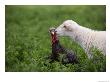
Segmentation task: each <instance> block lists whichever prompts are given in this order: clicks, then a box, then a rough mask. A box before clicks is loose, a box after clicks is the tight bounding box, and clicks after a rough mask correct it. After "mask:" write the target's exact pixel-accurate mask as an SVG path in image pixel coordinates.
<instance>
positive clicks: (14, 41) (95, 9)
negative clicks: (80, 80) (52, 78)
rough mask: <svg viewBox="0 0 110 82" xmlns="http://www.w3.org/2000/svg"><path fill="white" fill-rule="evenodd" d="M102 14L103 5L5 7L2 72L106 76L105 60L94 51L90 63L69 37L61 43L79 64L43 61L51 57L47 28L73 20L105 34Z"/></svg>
mask: <svg viewBox="0 0 110 82" xmlns="http://www.w3.org/2000/svg"><path fill="white" fill-rule="evenodd" d="M105 12H106V7H105V6H103V5H102V6H100V5H99V6H97V5H94V6H92V5H90V6H86V5H84V6H80V5H79V6H8V5H7V6H5V26H6V27H5V38H6V39H5V43H6V46H5V71H7V72H9V71H11V72H12V71H20V72H21V71H35V72H37V71H38V72H46V71H47V72H57V71H58V72H95V71H98V72H101V71H104V72H105V71H106V57H105V56H103V55H102V54H101V53H100V52H99V51H98V50H96V49H95V50H93V53H94V58H93V59H92V60H89V59H88V58H87V56H86V54H85V52H84V50H83V49H82V48H81V47H80V46H79V45H78V44H77V43H75V42H72V41H71V40H70V39H69V38H68V37H60V42H61V44H62V45H64V46H65V47H66V48H68V49H72V50H73V51H74V52H76V54H77V57H78V59H79V63H78V64H74V65H72V64H66V65H63V64H62V63H61V62H57V61H55V62H53V63H49V60H48V59H46V57H48V56H49V55H50V53H51V41H50V35H49V32H48V29H49V28H50V27H52V26H54V27H57V26H58V25H60V24H61V23H62V22H63V21H64V20H67V19H72V20H74V21H76V22H77V23H79V24H80V25H82V26H85V27H88V28H91V29H94V30H106V25H105V24H106V16H105V15H106V13H105ZM66 43H68V45H67V44H66Z"/></svg>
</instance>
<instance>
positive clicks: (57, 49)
mask: <svg viewBox="0 0 110 82" xmlns="http://www.w3.org/2000/svg"><path fill="white" fill-rule="evenodd" d="M49 32H50V34H51V45H52V54H51V55H50V56H49V58H50V59H51V62H52V61H54V60H56V61H60V60H59V59H58V58H59V56H60V55H62V54H64V55H65V56H64V57H63V58H62V59H61V62H62V63H63V64H67V63H73V64H74V63H77V62H78V61H77V57H76V55H75V53H74V52H73V51H71V50H68V49H66V48H64V47H63V46H62V45H61V44H60V41H59V39H58V37H57V34H56V31H55V28H50V30H49Z"/></svg>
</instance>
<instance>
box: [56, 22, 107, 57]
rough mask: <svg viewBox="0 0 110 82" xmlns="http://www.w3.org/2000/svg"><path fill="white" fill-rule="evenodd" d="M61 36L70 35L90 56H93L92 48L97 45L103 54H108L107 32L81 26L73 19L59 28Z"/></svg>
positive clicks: (58, 32)
mask: <svg viewBox="0 0 110 82" xmlns="http://www.w3.org/2000/svg"><path fill="white" fill-rule="evenodd" d="M56 31H57V34H58V35H60V36H69V37H71V38H72V39H73V40H74V41H75V42H77V43H78V44H79V45H80V46H81V47H82V48H83V49H84V50H85V52H86V53H87V55H88V58H92V56H93V55H92V53H91V51H90V49H91V48H92V47H96V48H97V49H99V50H100V51H101V52H102V54H104V55H106V32H105V31H94V30H91V29H89V28H86V27H83V26H80V25H79V24H77V23H76V22H74V21H72V20H67V21H65V22H64V23H63V24H61V25H60V26H59V27H58V28H57V29H56Z"/></svg>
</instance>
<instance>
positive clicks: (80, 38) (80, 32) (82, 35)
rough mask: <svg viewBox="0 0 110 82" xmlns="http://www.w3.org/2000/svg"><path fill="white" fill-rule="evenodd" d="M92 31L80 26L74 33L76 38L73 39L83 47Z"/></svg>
mask: <svg viewBox="0 0 110 82" xmlns="http://www.w3.org/2000/svg"><path fill="white" fill-rule="evenodd" d="M91 32H92V30H91V29H88V28H85V27H82V26H79V27H78V28H77V29H76V31H74V32H73V35H74V37H72V38H73V39H74V40H75V41H76V42H78V43H79V44H81V45H83V43H84V42H86V41H87V39H88V38H89V37H90V33H91Z"/></svg>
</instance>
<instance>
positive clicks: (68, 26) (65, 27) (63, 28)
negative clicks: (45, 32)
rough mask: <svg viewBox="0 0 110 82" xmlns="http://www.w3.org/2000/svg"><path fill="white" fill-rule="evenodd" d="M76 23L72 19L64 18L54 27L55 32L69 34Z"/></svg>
mask: <svg viewBox="0 0 110 82" xmlns="http://www.w3.org/2000/svg"><path fill="white" fill-rule="evenodd" d="M77 25H78V24H77V23H76V22H74V21H73V20H66V21H64V22H63V23H62V24H61V25H60V26H59V27H57V28H56V32H57V34H58V35H59V36H69V35H70V34H71V33H73V32H74V31H75V30H76V29H77Z"/></svg>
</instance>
